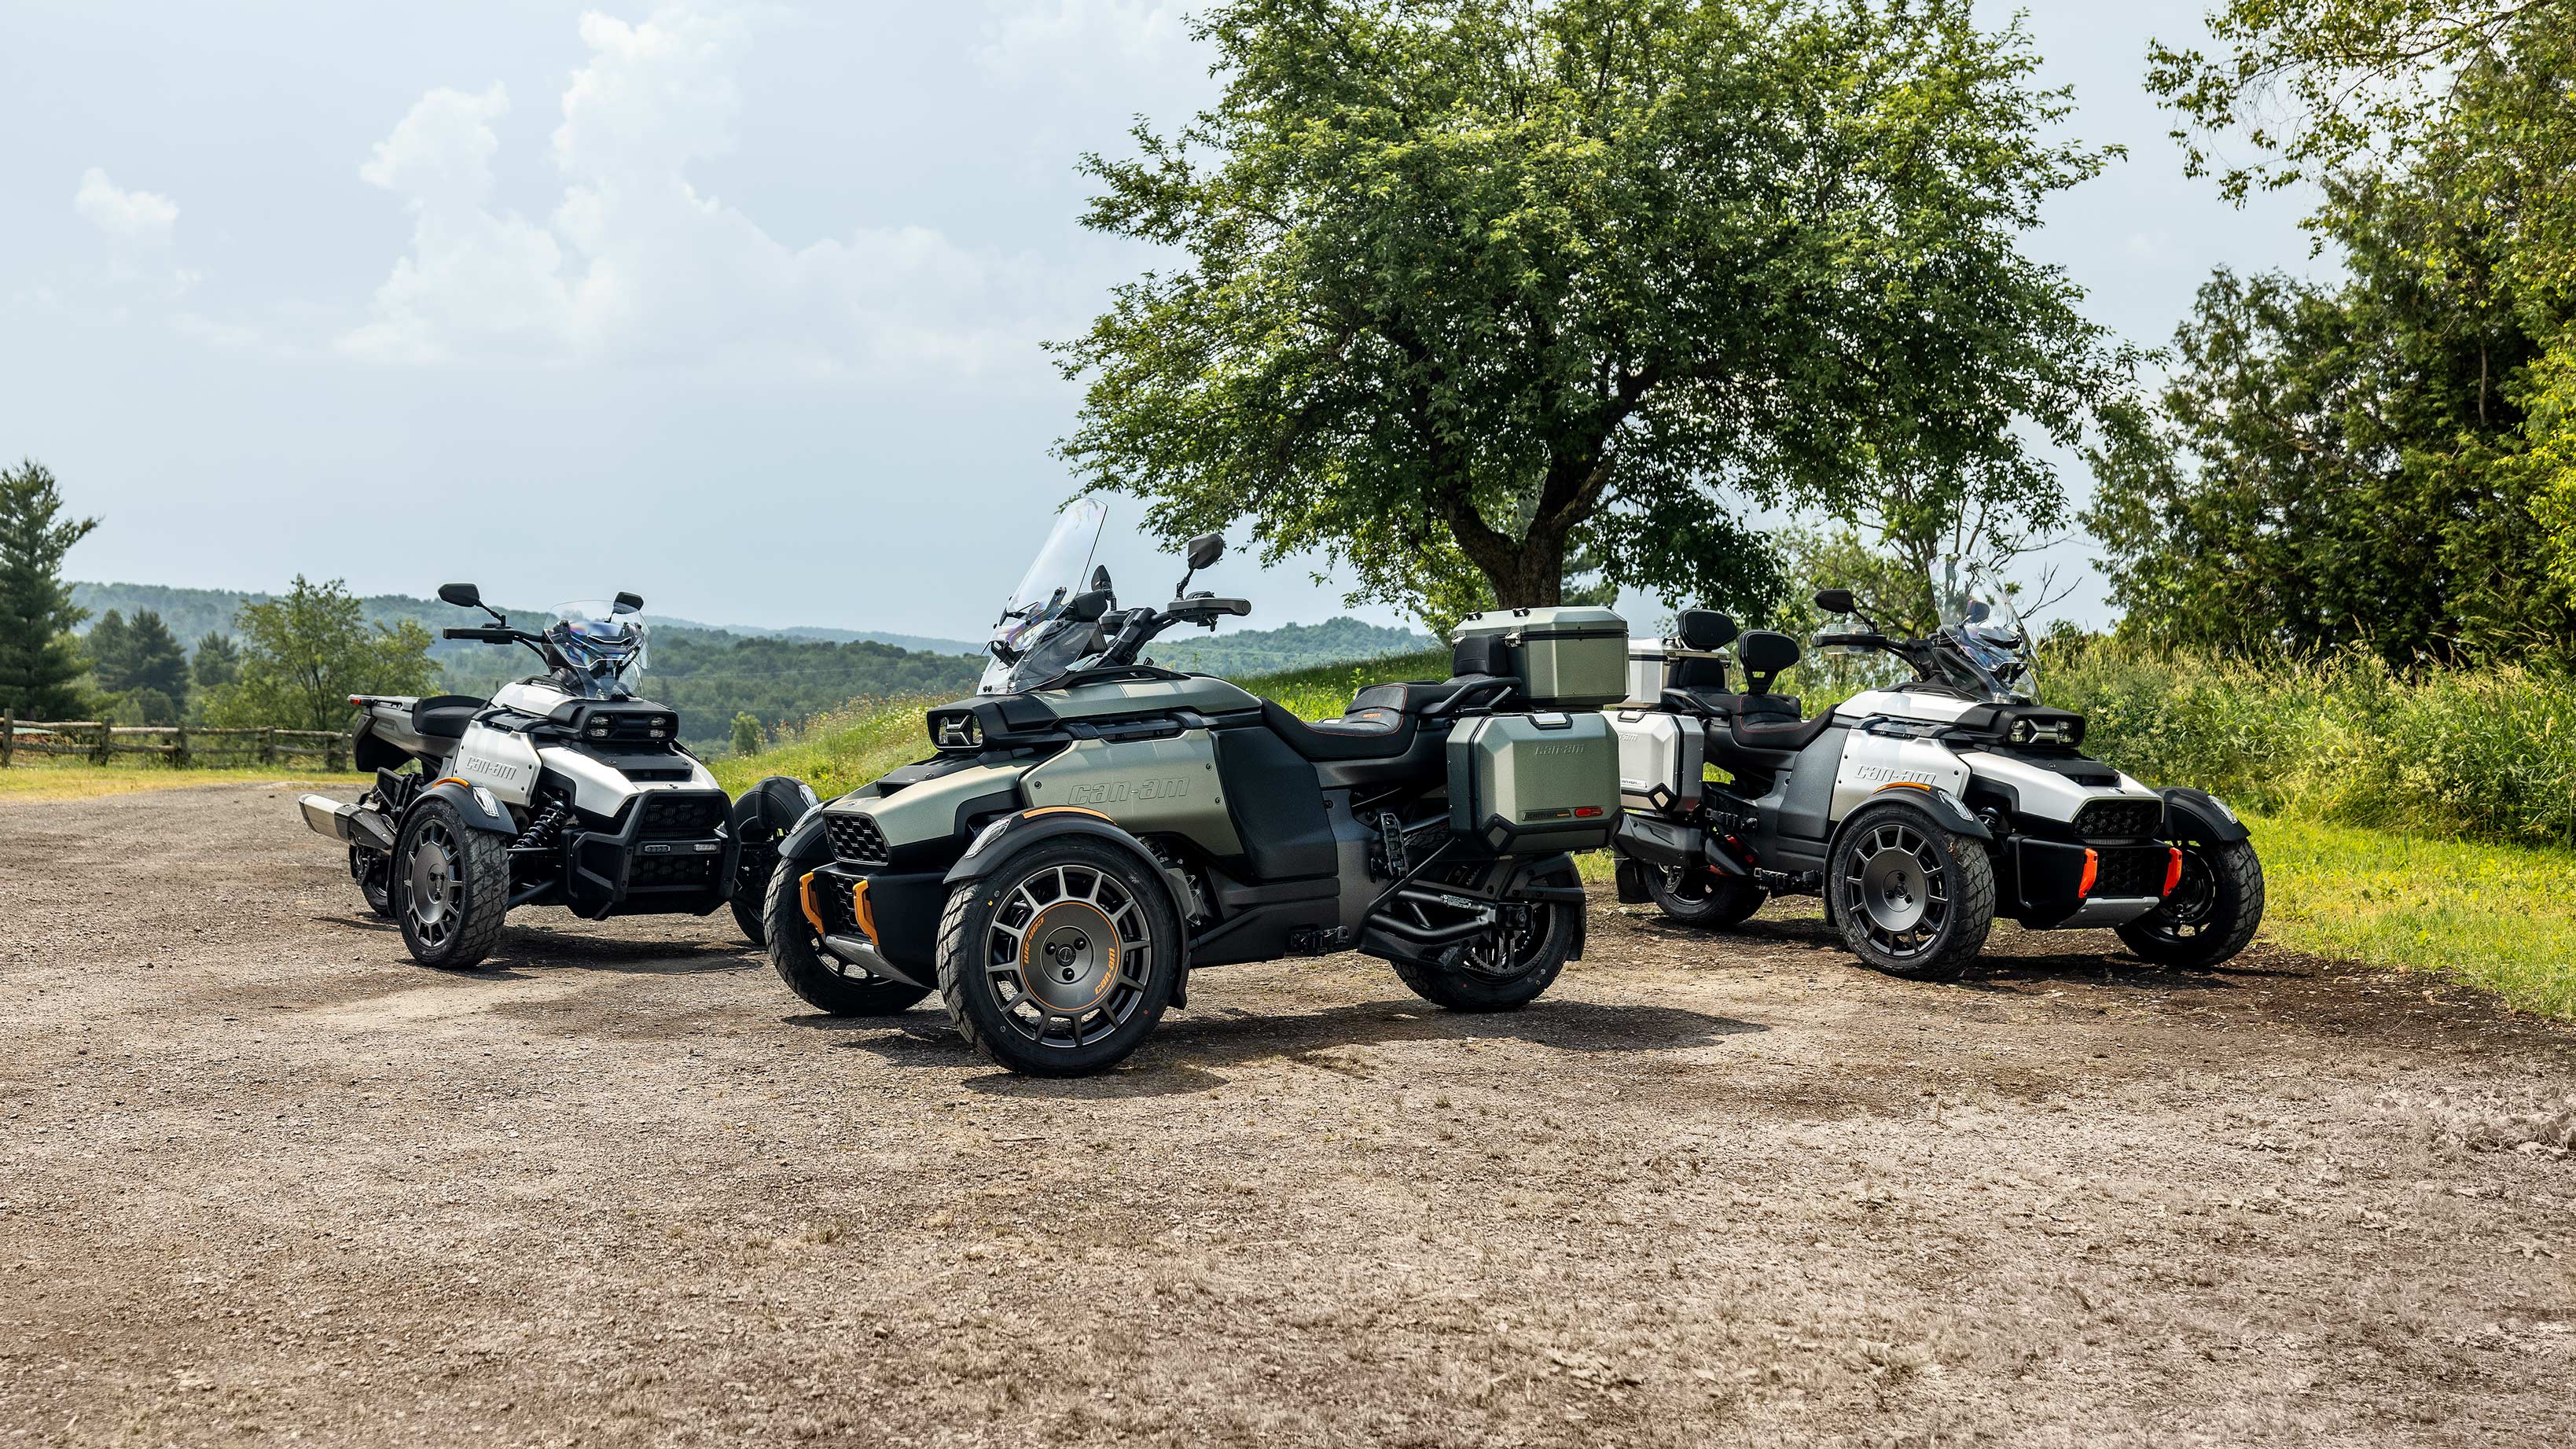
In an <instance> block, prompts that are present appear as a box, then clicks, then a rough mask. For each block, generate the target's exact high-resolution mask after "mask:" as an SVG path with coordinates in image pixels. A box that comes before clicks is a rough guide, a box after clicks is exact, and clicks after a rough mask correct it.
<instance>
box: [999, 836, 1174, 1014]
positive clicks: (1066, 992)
mask: <svg viewBox="0 0 2576 1449" xmlns="http://www.w3.org/2000/svg"><path fill="white" fill-rule="evenodd" d="M1153 951H1154V939H1153V925H1152V922H1151V917H1150V914H1149V913H1148V912H1147V911H1146V909H1145V907H1144V904H1143V903H1142V902H1140V901H1138V900H1137V899H1136V897H1135V895H1134V894H1133V893H1132V892H1130V891H1129V890H1128V889H1127V887H1126V886H1125V885H1124V884H1122V883H1121V882H1120V881H1119V880H1118V878H1117V877H1116V876H1114V875H1111V874H1109V873H1108V872H1106V871H1103V870H1099V869H1097V868H1095V867H1092V866H1089V865H1081V864H1064V865H1048V866H1043V867H1041V868H1039V869H1037V870H1035V871H1032V872H1030V873H1029V874H1027V875H1025V876H1022V877H1021V878H1020V879H1019V880H1018V881H1017V882H1016V883H1014V884H1013V885H1012V886H1011V887H1010V888H1009V889H1008V890H1006V891H1004V892H1003V895H1002V902H1001V904H1000V906H998V907H997V908H996V909H995V910H994V912H993V917H992V925H991V926H990V928H989V929H988V930H987V931H986V933H985V949H984V973H983V974H984V981H983V985H984V988H985V989H986V990H987V991H990V992H991V993H992V997H993V1001H994V1003H995V1004H996V1005H998V1006H999V1007H1000V1008H1001V1017H1002V1021H1003V1024H1004V1025H1005V1026H1006V1027H1007V1028H1008V1029H1009V1030H1011V1031H1013V1032H1014V1033H1016V1034H1017V1035H1019V1036H1020V1037H1021V1038H1022V1039H1023V1040H1025V1041H1027V1042H1030V1043H1032V1044H1034V1045H1037V1046H1041V1047H1053V1048H1061V1049H1071V1048H1074V1047H1081V1046H1088V1045H1090V1044H1091V1043H1093V1042H1096V1041H1099V1040H1100V1039H1101V1038H1103V1037H1106V1036H1108V1035H1109V1034H1110V1033H1111V1032H1113V1031H1116V1030H1117V1029H1118V1028H1119V1027H1120V1026H1122V1025H1124V1024H1125V1023H1126V1022H1127V1021H1128V1020H1129V1019H1131V1018H1132V1017H1134V1016H1135V1014H1136V1012H1137V1010H1138V1009H1139V1008H1140V1007H1141V1006H1143V1005H1144V1002H1145V987H1146V981H1147V978H1148V976H1149V974H1150V973H1151V971H1152V969H1153Z"/></svg>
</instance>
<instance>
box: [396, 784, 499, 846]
mask: <svg viewBox="0 0 2576 1449" xmlns="http://www.w3.org/2000/svg"><path fill="white" fill-rule="evenodd" d="M429 800H444V801H446V802H447V803H448V804H450V805H453V806H455V807H456V813H457V814H458V815H459V816H461V817H463V819H464V821H465V823H466V824H468V825H470V826H472V827H474V828H475V829H477V830H491V831H498V832H500V833H503V834H507V835H516V834H518V833H519V825H518V822H517V821H514V820H512V819H511V818H510V812H509V810H508V809H507V808H505V807H503V806H502V804H501V803H500V802H499V801H498V800H494V799H493V798H492V792H491V791H489V790H478V789H476V788H475V787H474V786H472V785H468V784H466V783H465V782H464V781H463V780H460V779H458V778H456V777H455V776H453V775H450V776H448V777H447V778H446V779H444V780H441V781H439V782H438V783H436V784H434V785H432V786H430V787H429V788H428V789H426V790H423V791H421V792H420V793H419V794H418V795H415V796H413V797H412V802H411V805H410V808H408V809H406V810H404V811H403V819H404V820H405V821H406V822H408V821H409V820H410V819H411V817H412V812H413V811H416V810H418V809H420V807H421V805H422V803H423V802H425V801H429ZM486 802H489V803H488V804H487V803H486Z"/></svg>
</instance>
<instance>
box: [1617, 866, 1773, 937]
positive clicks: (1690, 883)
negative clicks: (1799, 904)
mask: <svg viewBox="0 0 2576 1449" xmlns="http://www.w3.org/2000/svg"><path fill="white" fill-rule="evenodd" d="M1642 870H1643V873H1644V875H1645V877H1646V896H1647V898H1648V899H1650V900H1652V901H1653V902H1654V903H1655V905H1656V906H1657V907H1659V908H1660V909H1661V910H1662V911H1663V913H1664V914H1665V915H1667V916H1670V917H1672V918H1673V919H1674V920H1676V921H1679V922H1681V923H1682V924H1683V925H1685V926H1703V927H1707V928H1709V929H1711V930H1723V929H1724V928H1726V927H1728V926H1737V925H1742V924H1743V923H1744V922H1745V920H1747V919H1748V918H1750V917H1751V916H1752V914H1753V913H1754V912H1755V911H1758V910H1760V909H1762V902H1763V901H1764V900H1765V899H1767V898H1768V897H1769V895H1770V892H1768V891H1766V890H1764V889H1762V887H1760V886H1758V885H1755V884H1754V883H1753V882H1751V881H1749V880H1746V879H1744V878H1742V877H1741V876H1732V875H1721V874H1719V873H1718V872H1716V871H1713V870H1710V869H1709V868H1707V867H1706V866H1701V867H1699V868H1697V869H1694V870H1684V869H1678V868H1676V869H1672V870H1659V869H1657V868H1656V867H1654V866H1651V865H1645V866H1642Z"/></svg>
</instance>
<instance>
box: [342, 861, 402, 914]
mask: <svg viewBox="0 0 2576 1449" xmlns="http://www.w3.org/2000/svg"><path fill="white" fill-rule="evenodd" d="M349 878H350V879H351V880H354V881H356V882H357V883H358V894H359V895H361V896H364V897H366V900H367V909H368V910H371V911H373V912H375V913H376V914H377V915H379V916H381V917H383V918H384V919H386V920H388V921H390V920H392V919H393V918H394V858H393V857H392V856H390V855H387V854H385V853H384V852H383V851H381V850H369V849H367V848H366V847H365V846H362V845H352V846H350V847H349Z"/></svg>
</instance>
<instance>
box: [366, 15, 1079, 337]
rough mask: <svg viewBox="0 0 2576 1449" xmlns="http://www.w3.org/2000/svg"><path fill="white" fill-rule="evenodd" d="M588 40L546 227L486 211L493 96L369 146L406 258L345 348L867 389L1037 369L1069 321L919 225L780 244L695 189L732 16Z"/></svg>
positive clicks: (726, 62) (980, 257)
mask: <svg viewBox="0 0 2576 1449" xmlns="http://www.w3.org/2000/svg"><path fill="white" fill-rule="evenodd" d="M581 38H582V40H583V41H584V43H585V44H587V45H588V46H589V48H590V59H589V62H588V63H587V64H586V65H584V66H583V67H582V68H581V69H580V70H579V71H577V72H576V73H575V74H574V75H573V77H572V80H571V82H570V84H569V85H568V86H567V87H566V88H565V90H564V93H563V97H562V111H563V121H562V124H561V125H559V126H558V127H556V129H555V131H554V135H553V145H552V152H553V160H554V164H555V168H556V170H557V172H558V173H559V175H560V176H561V178H562V182H563V191H562V193H561V195H560V197H559V198H558V199H557V200H556V202H555V205H554V208H553V210H552V212H551V214H550V215H548V216H547V217H546V218H545V219H544V220H543V221H542V222H538V221H532V220H529V219H527V218H525V217H522V216H520V215H518V214H516V213H514V212H510V211H507V210H503V209H499V208H497V207H496V206H495V205H494V197H493V193H494V189H495V187H494V177H493V160H494V157H495V156H496V155H498V154H499V152H500V148H501V139H500V134H499V132H498V131H497V130H496V129H495V124H494V123H495V122H497V121H498V120H500V119H501V117H503V116H504V115H506V114H507V112H508V110H509V99H508V97H507V95H506V94H505V93H504V92H503V91H502V89H501V88H500V87H499V86H497V85H496V86H494V87H492V88H491V89H490V90H487V91H485V92H483V93H482V94H481V95H467V94H464V93H462V92H458V91H452V90H436V91H431V92H430V93H429V94H427V95H425V96H423V97H422V98H421V100H420V101H419V103H418V104H416V105H414V106H413V107H412V109H411V112H410V114H408V115H406V116H405V117H404V118H403V120H402V122H401V123H400V124H399V125H397V126H396V127H395V128H394V130H393V133H392V134H391V135H389V136H387V137H386V138H385V139H384V140H383V141H382V142H380V143H379V144H378V145H377V146H376V148H375V151H374V154H373V155H372V156H371V157H370V159H369V160H368V162H367V164H366V165H365V166H364V167H362V168H361V170H360V175H361V176H363V177H364V178H365V179H366V180H367V181H368V182H370V183H372V184H374V185H376V186H380V187H383V188H384V189H386V190H388V191H391V192H393V193H394V194H396V195H397V196H400V197H402V198H403V199H404V201H405V203H406V205H407V206H408V207H409V208H410V210H411V212H412V214H413V218H414V220H413V232H412V242H411V247H410V249H409V251H408V252H407V253H406V254H405V255H404V256H403V257H402V258H401V259H400V260H399V261H397V262H396V263H395V264H394V268H393V271H392V274H391V275H390V276H388V277H387V278H386V280H385V282H384V284H383V285H382V286H380V287H378V288H377V290H376V293H375V297H374V301H373V305H372V309H371V311H372V315H371V317H370V320H368V321H367V322H366V323H365V324H364V325H362V326H360V327H358V328H356V329H355V330H353V331H350V332H348V333H347V334H345V335H344V336H343V337H342V338H341V339H340V346H341V348H342V350H344V351H346V352H348V353H351V354H354V355H358V356H364V357H370V358H378V359H385V360H398V361H431V360H440V359H470V358H487V357H496V356H512V357H522V358H538V359H543V360H548V361H562V362H585V361H594V360H603V359H615V360H622V361H652V362H666V363H679V364H687V365H711V366H723V367H771V368H778V367H784V368H791V369H794V370H798V371H817V372H862V373H884V372H893V371H902V370H908V369H913V368H918V367H921V366H936V367H942V368H950V369H961V370H967V371H983V370H988V369H995V368H1002V367H1015V368H1029V367H1032V366H1033V365H1035V364H1038V363H1039V362H1040V360H1041V359H1040V357H1039V354H1038V353H1037V350H1036V347H1035V342H1036V339H1037V338H1039V337H1041V336H1046V335H1052V334H1053V333H1054V332H1055V331H1058V330H1060V329H1061V326H1062V323H1061V322H1060V321H1059V320H1058V319H1060V318H1061V317H1062V316H1063V315H1064V313H1065V311H1066V309H1065V308H1064V307H1063V306H1062V305H1060V303H1061V299H1050V296H1049V291H1050V289H1049V288H1048V287H1047V285H1046V281H1045V278H1044V277H1043V276H1042V274H1041V273H1040V271H1039V269H1038V268H1037V266H1036V265H1035V263H1033V262H1032V261H1029V260H1027V259H1025V258H1011V257H1004V256H1001V255H998V254H994V253H990V252H984V251H973V250H969V249H966V248H963V247H960V246H958V245H956V244H955V243H954V242H952V241H950V240H949V239H948V238H946V237H944V236H943V235H941V234H940V233H938V232H936V231H932V230H928V229H925V228H920V227H893V228H862V229H859V230H857V231H854V232H852V233H851V234H849V235H848V236H846V237H841V238H835V239H828V240H824V241H818V242H815V243H812V244H810V245H807V246H803V247H792V246H790V245H788V244H786V243H783V242H781V241H779V240H778V239H776V238H774V237H772V236H771V235H770V234H769V233H768V232H767V231H765V230H764V229H763V228H762V227H761V226H760V225H759V224H758V223H757V222H755V221H753V220H752V219H751V218H750V217H748V216H745V215H744V214H743V213H741V212H739V211H737V210H735V209H733V208H732V207H729V206H727V205H725V204H724V203H723V202H721V201H719V200H717V199H716V198H714V197H711V196H707V195H703V194H701V193H700V192H699V191H698V189H697V188H696V186H695V185H694V184H692V182H691V181H690V179H689V176H688V167H689V165H690V163H691V162H693V161H697V160H701V159H703V158H706V157H710V156H716V155H720V154H722V153H724V152H725V151H727V150H728V149H730V148H731V146H732V145H733V136H734V123H735V119H736V117H737V116H738V114H739V113H740V111H741V107H742V96H741V92H740V89H739V87H738V86H737V84H736V82H735V72H736V68H737V66H738V65H739V63H740V60H741V58H742V55H743V52H744V51H745V49H747V47H748V46H749V44H750V39H751V37H750V30H749V27H748V26H747V25H746V24H745V22H744V21H743V20H742V19H741V18H740V17H739V16H737V15H733V14H729V13H723V12H708V11H701V10H697V9H692V8H688V7H674V8H668V9H664V10H661V11H657V12H656V13H654V14H653V15H652V16H651V17H650V18H648V19H646V20H644V21H642V22H640V23H635V24H629V23H627V22H625V21H622V20H618V19H615V18H612V17H609V16H605V15H600V14H596V13H593V14H589V15H585V16H583V17H582V21H581Z"/></svg>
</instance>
